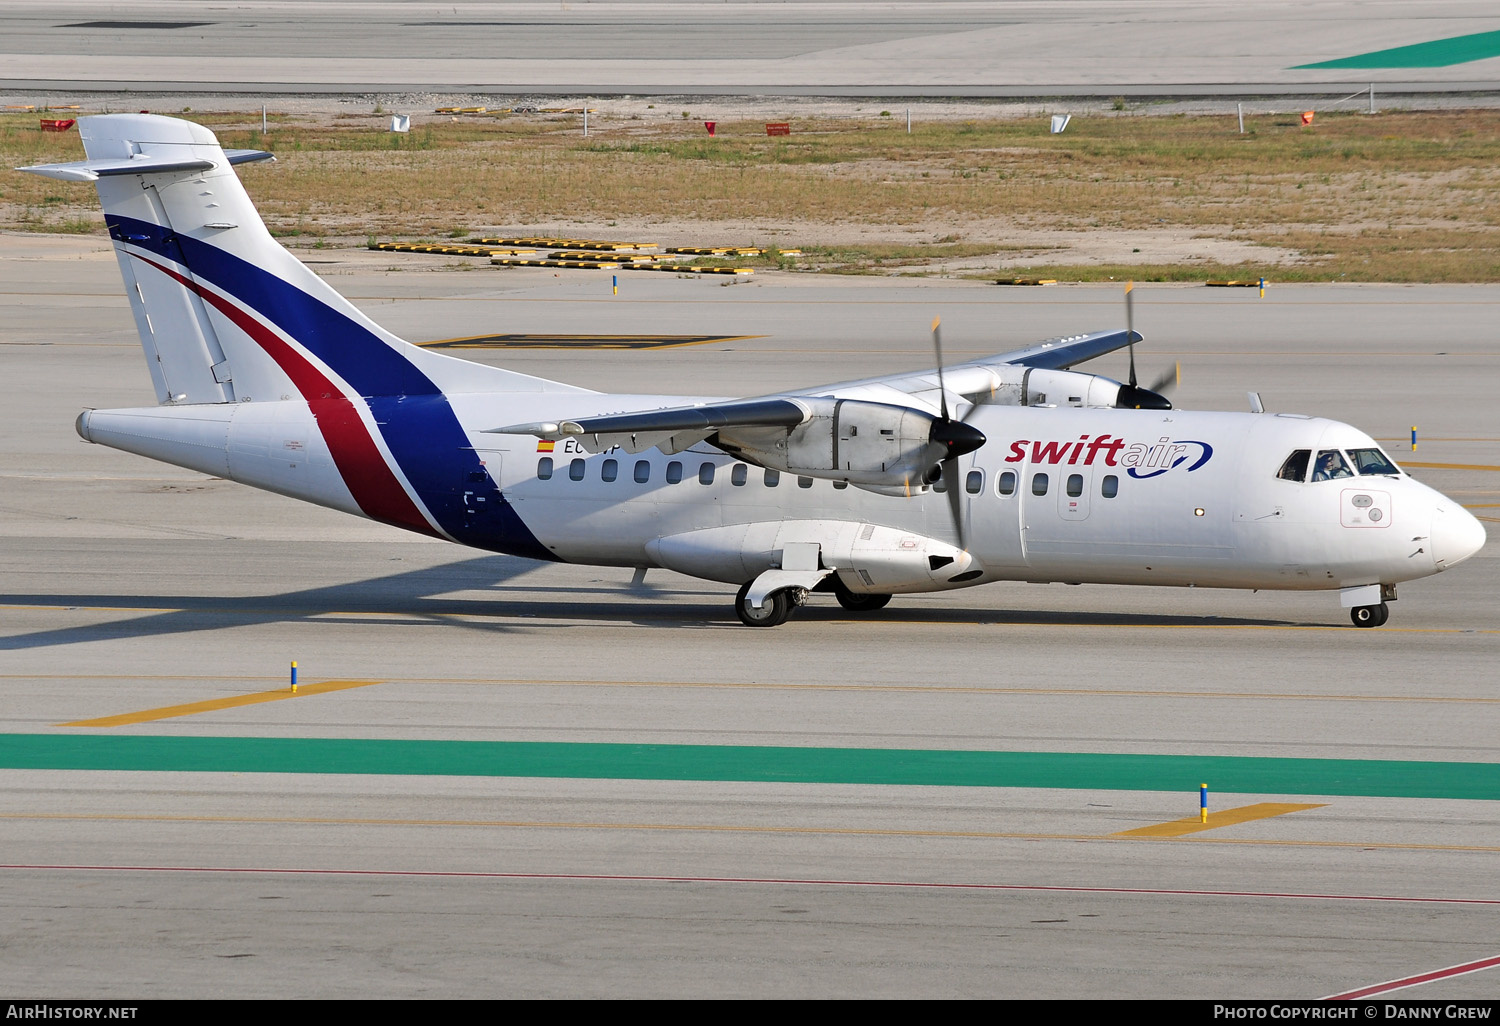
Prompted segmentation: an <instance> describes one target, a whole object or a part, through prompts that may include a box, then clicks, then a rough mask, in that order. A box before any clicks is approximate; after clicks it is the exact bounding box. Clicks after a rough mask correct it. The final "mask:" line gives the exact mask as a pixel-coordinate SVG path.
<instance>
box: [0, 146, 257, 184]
mask: <svg viewBox="0 0 1500 1026" xmlns="http://www.w3.org/2000/svg"><path fill="white" fill-rule="evenodd" d="M224 156H225V157H227V158H228V160H229V163H231V164H248V163H250V162H251V161H256V160H275V159H276V157H275V156H274V155H272V154H270V153H267V152H265V151H264V150H227V151H225V154H224ZM213 166H214V165H213V161H211V160H201V159H199V160H195V159H187V160H184V159H181V158H177V157H172V156H168V155H166V154H161V153H137V154H134V155H132V156H129V157H105V158H102V159H99V160H74V161H70V162H68V163H66V164H34V165H32V166H31V167H18V168H16V170H17V171H25V172H27V173H28V174H33V175H41V176H42V177H44V178H56V179H57V180H58V181H60V182H97V181H98V180H99V179H101V178H109V177H112V176H114V175H169V174H178V173H184V172H189V171H207V170H209V169H210V168H212V167H213Z"/></svg>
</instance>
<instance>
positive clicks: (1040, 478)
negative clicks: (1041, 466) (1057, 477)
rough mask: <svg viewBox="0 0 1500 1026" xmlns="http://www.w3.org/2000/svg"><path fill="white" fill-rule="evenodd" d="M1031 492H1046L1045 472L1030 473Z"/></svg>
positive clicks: (1039, 493)
mask: <svg viewBox="0 0 1500 1026" xmlns="http://www.w3.org/2000/svg"><path fill="white" fill-rule="evenodd" d="M1031 494H1032V495H1046V494H1047V475H1046V474H1033V475H1032V477H1031Z"/></svg>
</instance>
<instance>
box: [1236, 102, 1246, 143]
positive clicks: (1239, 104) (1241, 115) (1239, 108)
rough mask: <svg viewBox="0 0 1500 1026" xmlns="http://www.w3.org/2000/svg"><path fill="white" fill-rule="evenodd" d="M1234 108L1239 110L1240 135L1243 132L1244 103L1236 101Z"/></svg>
mask: <svg viewBox="0 0 1500 1026" xmlns="http://www.w3.org/2000/svg"><path fill="white" fill-rule="evenodd" d="M1234 109H1235V110H1237V111H1239V112H1240V135H1244V134H1245V105H1244V104H1243V103H1236V104H1235V105H1234Z"/></svg>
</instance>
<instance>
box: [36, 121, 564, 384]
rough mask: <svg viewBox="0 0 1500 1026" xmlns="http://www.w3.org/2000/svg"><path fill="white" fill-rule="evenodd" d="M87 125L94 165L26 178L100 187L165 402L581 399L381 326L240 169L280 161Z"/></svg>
mask: <svg viewBox="0 0 1500 1026" xmlns="http://www.w3.org/2000/svg"><path fill="white" fill-rule="evenodd" d="M78 128H79V133H80V135H81V136H82V137H83V144H84V152H85V154H86V155H87V157H88V159H87V160H83V161H77V162H74V163H69V164H49V165H40V166H37V167H27V168H22V169H21V170H23V171H30V172H32V173H35V174H40V175H45V176H47V177H50V178H56V179H61V180H64V181H87V182H92V183H93V184H94V185H95V186H96V187H97V189H98V191H99V200H100V202H101V203H102V204H103V207H104V217H105V223H106V224H107V226H108V228H109V234H110V238H111V239H112V240H113V241H114V246H115V254H116V257H117V258H118V260H119V264H120V272H121V274H122V275H123V276H124V279H125V289H126V292H127V294H128V295H129V297H130V306H131V310H132V312H133V313H134V315H135V321H136V328H137V330H138V332H139V334H140V337H141V345H142V347H143V348H144V349H145V353H146V362H147V365H148V366H149V367H150V369H151V378H152V381H153V383H154V384H155V386H156V396H157V400H158V402H161V403H221V402H248V401H264V400H277V399H291V398H299V397H300V398H304V399H308V400H316V399H320V398H330V397H334V396H340V395H343V396H375V395H413V396H415V395H424V394H436V393H441V392H451V391H524V392H532V391H574V389H571V388H570V387H569V386H565V385H559V384H557V383H555V382H549V381H545V380H543V379H540V378H533V377H531V376H529V375H525V374H516V373H514V372H511V371H505V370H501V369H499V368H493V367H487V366H483V365H479V364H474V363H471V362H468V361H464V360H456V359H453V358H452V357H447V356H443V355H441V354H438V353H433V352H429V351H427V350H424V349H422V348H420V347H417V346H413V345H410V344H409V343H406V342H403V341H402V340H401V339H399V338H397V337H396V336H395V335H392V334H391V333H390V332H387V331H386V330H384V329H383V328H381V327H380V326H379V325H377V324H375V323H374V322H373V321H371V320H370V319H369V318H368V317H366V316H365V315H364V314H363V313H361V312H360V311H359V310H358V309H357V308H356V307H355V306H354V305H353V304H352V303H350V302H349V301H348V300H346V299H345V298H344V297H343V296H341V295H339V294H338V293H337V292H336V291H335V290H334V289H333V288H331V287H330V286H328V285H327V284H326V283H324V282H323V280H322V279H321V278H319V277H318V276H317V275H316V274H315V273H313V271H312V270H311V269H309V268H308V267H307V266H306V265H304V264H303V263H302V262H301V261H299V260H298V259H297V258H296V257H294V256H293V255H292V254H291V253H289V252H287V251H286V249H284V248H283V247H282V246H281V245H280V244H279V243H277V242H276V240H275V239H273V238H272V237H271V234H270V232H268V231H267V230H266V226H265V224H264V222H262V221H261V218H260V215H259V214H258V213H257V212H256V210H255V206H254V204H253V203H251V201H250V197H249V195H248V194H247V193H246V192H245V189H244V186H243V185H242V184H241V183H240V180H239V177H238V175H237V174H236V173H235V171H234V167H233V166H234V165H235V164H240V163H246V162H249V161H254V160H260V159H265V158H269V157H270V156H271V155H270V154H268V153H260V152H257V151H252V150H234V151H229V152H226V151H225V150H223V149H222V148H221V147H220V146H219V142H218V140H217V139H216V138H215V137H214V134H213V133H212V132H210V131H209V130H208V129H206V128H203V127H202V126H200V125H195V124H193V123H192V122H188V121H183V120H180V119H178V118H168V117H161V116H158V115H151V114H103V115H96V116H94V117H85V118H79V119H78ZM578 391H582V390H581V389H580V390H578Z"/></svg>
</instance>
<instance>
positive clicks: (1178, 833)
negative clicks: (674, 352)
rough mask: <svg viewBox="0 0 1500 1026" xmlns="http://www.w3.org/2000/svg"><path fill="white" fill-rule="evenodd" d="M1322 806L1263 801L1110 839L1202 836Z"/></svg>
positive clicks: (1174, 821)
mask: <svg viewBox="0 0 1500 1026" xmlns="http://www.w3.org/2000/svg"><path fill="white" fill-rule="evenodd" d="M1322 807H1323V806H1322V805H1292V804H1284V803H1280V802H1261V803H1260V804H1258V805H1243V806H1241V807H1240V808H1238V809H1225V810H1224V811H1223V812H1215V813H1213V814H1211V815H1210V816H1209V817H1208V821H1207V822H1204V821H1203V820H1202V819H1200V818H1199V817H1198V816H1189V817H1188V818H1186V819H1174V820H1172V821H1171V822H1169V823H1156V824H1154V825H1152V826H1148V827H1137V828H1136V829H1135V830H1122V831H1120V832H1119V833H1117V834H1111V835H1110V836H1111V837H1183V836H1186V835H1187V834H1197V833H1202V832H1203V831H1204V830H1217V829H1218V828H1219V827H1226V826H1234V825H1235V824H1236V823H1249V822H1251V821H1252V820H1257V819H1270V818H1271V817H1272V816H1285V815H1286V814H1287V813H1289V812H1305V811H1306V810H1308V809H1321V808H1322Z"/></svg>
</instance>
